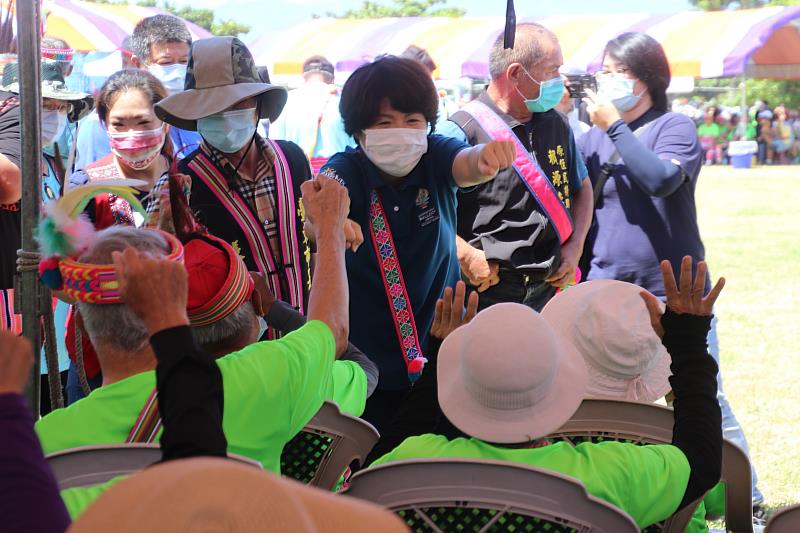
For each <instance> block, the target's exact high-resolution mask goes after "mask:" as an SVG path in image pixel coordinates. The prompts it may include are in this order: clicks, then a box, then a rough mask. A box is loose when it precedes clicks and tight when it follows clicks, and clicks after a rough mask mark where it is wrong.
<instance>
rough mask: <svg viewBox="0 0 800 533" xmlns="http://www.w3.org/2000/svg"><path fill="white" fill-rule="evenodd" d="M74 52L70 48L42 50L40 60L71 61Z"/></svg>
mask: <svg viewBox="0 0 800 533" xmlns="http://www.w3.org/2000/svg"><path fill="white" fill-rule="evenodd" d="M74 55H75V50H73V49H72V48H42V59H49V60H50V61H64V62H70V61H72V58H73V56H74Z"/></svg>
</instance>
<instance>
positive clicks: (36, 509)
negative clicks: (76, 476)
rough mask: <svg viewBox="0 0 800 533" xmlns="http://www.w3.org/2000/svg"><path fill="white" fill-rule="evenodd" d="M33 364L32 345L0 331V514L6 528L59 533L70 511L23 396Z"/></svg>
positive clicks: (64, 525) (67, 524) (20, 338)
mask: <svg viewBox="0 0 800 533" xmlns="http://www.w3.org/2000/svg"><path fill="white" fill-rule="evenodd" d="M32 366H33V349H32V348H31V343H30V342H28V340H27V339H25V338H23V337H18V336H16V335H15V334H13V333H11V332H10V331H0V494H2V495H3V497H2V498H0V513H2V516H3V529H4V530H7V531H41V532H44V533H61V532H62V531H65V530H66V529H67V527H68V526H69V515H68V514H67V509H66V507H65V506H64V502H62V501H61V497H60V496H59V494H58V484H57V483H56V479H55V477H54V476H53V472H52V471H51V470H50V468H49V467H48V466H47V461H46V460H45V458H44V453H43V452H42V445H41V444H40V443H39V438H38V437H37V436H36V433H35V432H34V430H33V416H32V415H31V411H30V408H29V407H28V405H27V403H26V402H25V398H24V397H23V396H22V391H23V389H24V388H25V384H26V383H27V382H28V379H29V378H30V374H31V367H32ZM36 379H38V376H37V378H36Z"/></svg>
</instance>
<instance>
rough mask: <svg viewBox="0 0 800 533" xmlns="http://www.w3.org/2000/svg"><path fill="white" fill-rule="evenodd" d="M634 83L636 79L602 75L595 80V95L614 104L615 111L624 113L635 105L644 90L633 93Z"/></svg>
mask: <svg viewBox="0 0 800 533" xmlns="http://www.w3.org/2000/svg"><path fill="white" fill-rule="evenodd" d="M635 84H636V80H631V79H628V78H618V77H604V78H601V79H599V80H598V81H597V96H599V97H601V98H603V99H604V100H608V101H609V102H611V103H612V104H614V107H616V108H617V111H619V112H620V113H624V112H626V111H630V110H631V109H633V108H634V107H636V104H638V103H639V99H640V98H641V97H642V95H643V94H644V91H645V90H646V89H643V90H642V92H641V93H639V94H633V86H634V85H635Z"/></svg>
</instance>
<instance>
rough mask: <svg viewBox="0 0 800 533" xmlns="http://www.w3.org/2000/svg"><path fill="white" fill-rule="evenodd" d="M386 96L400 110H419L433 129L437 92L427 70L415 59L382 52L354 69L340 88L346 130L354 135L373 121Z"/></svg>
mask: <svg viewBox="0 0 800 533" xmlns="http://www.w3.org/2000/svg"><path fill="white" fill-rule="evenodd" d="M387 99H388V100H389V104H390V105H391V106H392V107H393V108H394V109H396V110H398V111H400V112H402V113H422V115H423V116H424V117H425V120H427V121H428V123H429V124H430V125H431V131H433V128H434V127H435V125H436V117H437V114H438V112H439V93H438V92H437V91H436V86H435V85H434V84H433V80H432V79H431V75H430V73H429V72H428V71H427V70H426V69H425V67H424V66H422V64H421V63H420V62H419V61H417V60H415V59H405V58H401V57H395V56H383V57H380V58H378V59H376V60H375V61H374V62H372V63H368V64H366V65H363V66H361V67H359V68H358V69H356V71H355V72H353V74H352V75H351V76H350V78H348V80H347V82H346V83H345V84H344V87H343V88H342V97H341V100H340V101H339V112H340V113H341V114H342V120H343V121H344V130H345V131H346V132H347V134H348V135H352V136H355V134H356V133H358V132H360V131H362V130H365V129H367V128H369V127H370V126H372V125H373V124H375V121H376V120H377V119H378V114H379V113H380V109H381V103H382V102H383V101H384V100H387Z"/></svg>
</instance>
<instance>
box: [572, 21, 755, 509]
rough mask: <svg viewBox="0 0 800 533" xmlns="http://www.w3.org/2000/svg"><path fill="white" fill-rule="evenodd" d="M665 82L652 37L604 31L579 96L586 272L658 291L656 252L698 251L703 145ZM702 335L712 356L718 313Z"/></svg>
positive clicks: (728, 422)
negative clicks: (587, 225) (593, 74)
mask: <svg viewBox="0 0 800 533" xmlns="http://www.w3.org/2000/svg"><path fill="white" fill-rule="evenodd" d="M669 83H670V69H669V63H668V61H667V57H666V55H665V54H664V49H663V48H662V47H661V45H660V44H659V43H658V42H657V41H656V40H655V39H653V38H652V37H650V36H648V35H645V34H643V33H625V34H622V35H620V36H619V37H617V38H616V39H614V40H612V41H610V42H609V43H608V44H607V45H606V49H605V54H604V58H603V67H602V71H601V72H600V73H599V74H598V76H597V93H596V94H595V93H594V92H592V91H591V90H587V94H588V97H587V98H586V99H584V101H585V102H586V104H587V111H588V112H589V116H590V118H591V119H592V122H593V123H594V127H593V128H592V129H591V130H590V131H589V132H588V133H587V134H586V135H584V136H583V137H582V138H581V140H580V143H579V144H580V145H581V148H582V152H583V154H584V156H585V157H586V160H587V161H586V166H587V167H588V169H589V176H590V177H591V180H592V184H593V185H594V190H595V217H594V222H593V225H592V228H591V229H590V230H589V235H588V237H587V241H586V249H585V252H584V258H585V259H586V260H587V262H588V264H587V265H584V269H588V275H587V276H586V277H587V279H590V280H592V279H617V280H620V281H627V282H630V283H633V284H634V285H638V286H640V287H642V288H644V289H646V290H648V291H650V292H651V293H653V294H655V295H656V296H658V297H660V298H661V299H664V298H665V293H664V285H663V282H662V278H661V272H660V267H659V263H660V261H661V260H662V259H667V260H669V261H670V262H671V263H672V268H673V269H676V270H677V269H679V268H680V264H681V259H682V258H683V257H684V256H686V255H689V256H691V257H692V258H693V259H694V260H695V261H702V260H703V259H704V257H705V249H704V247H703V241H702V239H701V237H700V229H699V227H698V224H697V207H696V204H695V187H696V185H697V178H698V175H699V173H700V167H701V164H702V159H703V149H702V147H701V145H700V141H699V139H698V137H697V129H696V126H695V124H694V122H692V120H691V119H689V118H688V117H686V116H684V115H682V114H679V113H672V112H669V111H667V109H668V105H667V94H666V90H667V86H668V85H669ZM585 271H586V270H584V272H585ZM709 289H710V276H709V277H708V278H707V280H706V287H705V290H706V291H708V290H709ZM708 344H709V349H710V352H711V354H712V355H713V356H714V357H715V359H717V361H719V353H718V343H717V337H716V324H715V323H712V327H711V332H710V333H709V343H708ZM720 383H721V382H720ZM717 397H718V399H719V401H720V407H721V409H722V419H723V424H722V426H723V428H724V429H725V431H724V437H725V438H727V439H729V440H732V441H733V442H735V443H736V444H737V445H739V446H740V447H741V448H742V449H744V450H747V441H746V440H745V437H744V433H743V431H742V429H741V427H740V426H739V423H738V422H737V420H736V417H735V416H734V414H733V412H732V410H731V408H730V405H729V404H728V401H727V399H726V397H725V394H724V392H723V391H722V388H721V387H720V390H719V392H718V394H717ZM755 480H756V478H755V475H754V476H753V501H754V503H758V502H760V501H761V500H763V496H762V495H761V493H760V492H759V491H758V489H757V488H756V486H755Z"/></svg>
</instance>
